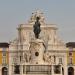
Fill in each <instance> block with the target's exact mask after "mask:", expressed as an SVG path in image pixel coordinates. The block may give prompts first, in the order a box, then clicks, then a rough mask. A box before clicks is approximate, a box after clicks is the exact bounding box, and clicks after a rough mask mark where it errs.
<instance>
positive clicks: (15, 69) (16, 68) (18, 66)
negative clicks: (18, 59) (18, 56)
mask: <svg viewBox="0 0 75 75" xmlns="http://www.w3.org/2000/svg"><path fill="white" fill-rule="evenodd" d="M14 73H15V74H20V65H15V66H14Z"/></svg>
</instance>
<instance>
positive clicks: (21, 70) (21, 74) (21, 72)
mask: <svg viewBox="0 0 75 75" xmlns="http://www.w3.org/2000/svg"><path fill="white" fill-rule="evenodd" d="M20 75H23V65H20Z"/></svg>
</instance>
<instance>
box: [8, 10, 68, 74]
mask: <svg viewBox="0 0 75 75" xmlns="http://www.w3.org/2000/svg"><path fill="white" fill-rule="evenodd" d="M17 30H18V37H17V38H16V39H14V40H12V41H11V42H10V46H9V50H10V52H9V75H67V61H66V60H67V56H66V47H65V44H64V42H63V41H62V40H61V39H60V37H59V36H58V34H57V30H58V28H57V26H56V24H47V23H46V20H45V17H44V14H43V13H42V12H41V11H39V10H37V11H35V12H33V13H32V15H31V17H30V19H29V20H28V22H27V23H25V24H20V25H19V26H18V28H17Z"/></svg>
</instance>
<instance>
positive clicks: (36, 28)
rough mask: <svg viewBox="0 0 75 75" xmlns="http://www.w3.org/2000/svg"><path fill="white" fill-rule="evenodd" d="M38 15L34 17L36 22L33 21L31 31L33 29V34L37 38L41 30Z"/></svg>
mask: <svg viewBox="0 0 75 75" xmlns="http://www.w3.org/2000/svg"><path fill="white" fill-rule="evenodd" d="M39 19H40V18H39V17H36V22H35V24H34V26H33V28H34V29H33V31H34V34H35V38H39V34H40V32H41V29H40V25H41V24H40V22H39Z"/></svg>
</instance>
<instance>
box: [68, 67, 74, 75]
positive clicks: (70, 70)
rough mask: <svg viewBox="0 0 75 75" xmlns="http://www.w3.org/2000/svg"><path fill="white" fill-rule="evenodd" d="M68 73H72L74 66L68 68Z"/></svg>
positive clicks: (70, 74)
mask: <svg viewBox="0 0 75 75" xmlns="http://www.w3.org/2000/svg"><path fill="white" fill-rule="evenodd" d="M68 75H74V68H73V67H69V68H68Z"/></svg>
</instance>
